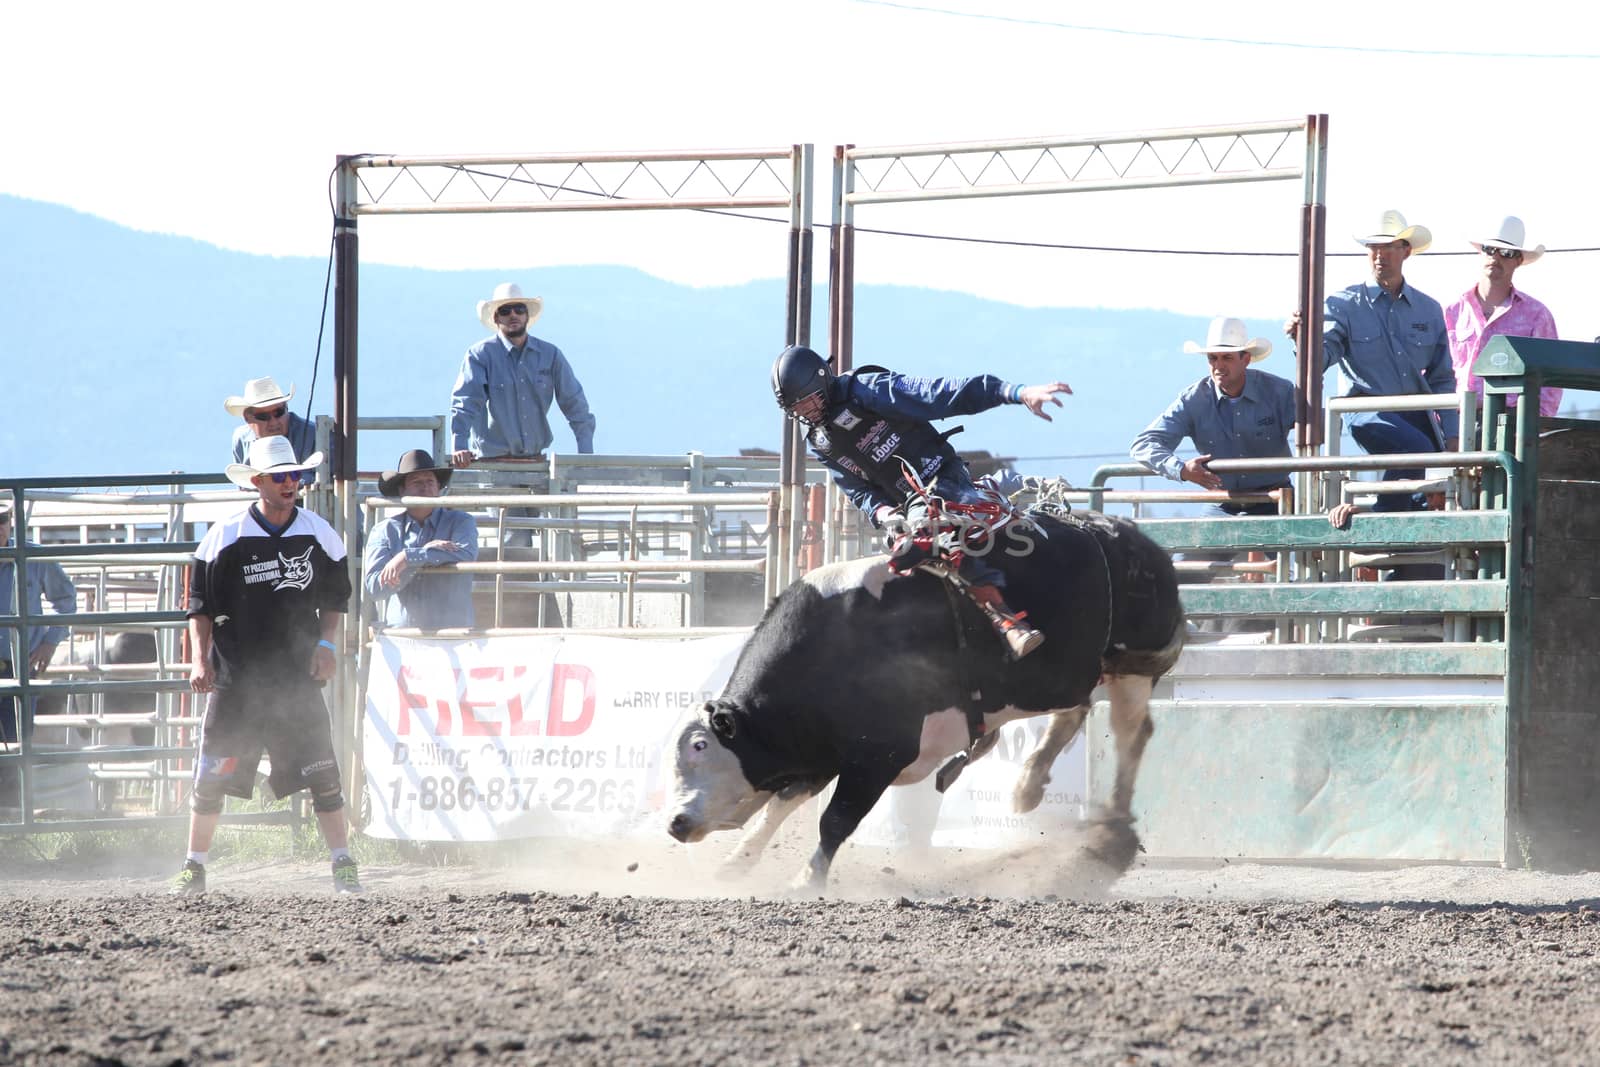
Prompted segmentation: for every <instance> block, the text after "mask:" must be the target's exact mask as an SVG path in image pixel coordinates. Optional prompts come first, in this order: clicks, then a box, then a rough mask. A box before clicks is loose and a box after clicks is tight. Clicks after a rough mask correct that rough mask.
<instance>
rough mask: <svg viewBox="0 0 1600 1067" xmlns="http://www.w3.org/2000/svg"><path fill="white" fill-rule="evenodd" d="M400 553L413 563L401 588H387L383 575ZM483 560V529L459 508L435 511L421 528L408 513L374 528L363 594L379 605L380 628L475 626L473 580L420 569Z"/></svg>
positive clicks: (364, 561) (364, 562)
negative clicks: (448, 545) (449, 544)
mask: <svg viewBox="0 0 1600 1067" xmlns="http://www.w3.org/2000/svg"><path fill="white" fill-rule="evenodd" d="M430 541H454V542H455V543H456V544H458V545H461V546H462V548H461V549H460V550H459V551H457V550H445V549H439V548H424V547H423V546H424V545H427V544H428V543H429V542H430ZM401 552H404V553H405V554H406V559H407V560H408V561H409V564H408V566H407V567H406V569H405V573H404V574H402V575H400V584H399V585H398V586H396V587H395V588H392V589H391V588H386V587H384V586H381V585H379V584H378V575H379V574H381V573H382V571H383V568H384V567H385V566H386V565H387V564H388V562H389V561H390V560H391V559H393V558H394V557H395V556H397V555H399V554H400V553H401ZM477 558H478V524H477V523H476V522H474V521H473V519H472V516H471V515H468V514H467V513H466V512H464V511H456V510H455V509H454V508H442V507H441V508H435V509H434V510H433V512H432V513H431V514H429V516H428V517H427V518H426V519H424V520H423V521H422V522H418V521H417V520H416V519H414V518H412V517H411V516H410V515H408V514H407V513H406V512H403V511H402V512H400V514H398V515H393V516H390V517H389V518H387V519H385V520H384V521H383V522H381V523H379V524H378V525H377V526H376V527H374V528H373V531H372V533H371V534H370V535H368V537H367V550H366V553H365V554H364V556H363V558H362V560H361V573H362V582H361V584H362V588H364V589H365V590H366V593H367V596H369V597H371V598H372V599H373V602H374V604H376V605H377V611H376V612H375V614H376V616H377V623H378V626H379V628H380V629H381V628H382V627H384V626H415V627H419V628H420V629H424V630H443V629H446V628H448V627H454V626H469V627H470V626H472V625H474V619H475V616H474V614H473V610H472V575H470V574H423V573H421V572H420V571H419V570H418V568H420V567H429V566H433V565H434V564H438V563H464V562H466V561H468V560H475V559H477Z"/></svg>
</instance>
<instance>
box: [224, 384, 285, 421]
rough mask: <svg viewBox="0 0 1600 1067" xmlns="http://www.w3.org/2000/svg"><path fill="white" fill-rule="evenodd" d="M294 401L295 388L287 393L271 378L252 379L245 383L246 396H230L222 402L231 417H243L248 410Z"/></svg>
mask: <svg viewBox="0 0 1600 1067" xmlns="http://www.w3.org/2000/svg"><path fill="white" fill-rule="evenodd" d="M292 399H294V386H293V385H291V386H289V391H288V392H287V393H286V392H284V391H283V390H282V389H279V388H278V383H277V382H275V381H273V380H272V379H271V378H251V379H250V380H249V381H248V382H245V383H244V396H230V397H229V398H228V399H226V400H224V401H223V402H222V406H223V407H225V408H227V409H228V414H229V415H243V414H244V412H245V409H246V408H264V407H269V406H271V405H273V404H276V403H278V402H279V401H282V402H283V403H285V404H287V403H288V402H289V401H290V400H292Z"/></svg>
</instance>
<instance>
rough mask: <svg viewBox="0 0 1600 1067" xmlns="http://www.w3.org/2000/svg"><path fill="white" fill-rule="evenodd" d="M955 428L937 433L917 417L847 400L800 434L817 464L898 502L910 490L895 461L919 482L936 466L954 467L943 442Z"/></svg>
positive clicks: (929, 478)
mask: <svg viewBox="0 0 1600 1067" xmlns="http://www.w3.org/2000/svg"><path fill="white" fill-rule="evenodd" d="M960 429H961V427H959V426H958V427H956V428H955V429H954V430H950V431H948V432H947V433H940V432H939V431H938V430H936V429H934V427H933V425H932V424H931V423H928V422H925V421H923V420H922V419H896V418H890V417H889V416H887V415H880V414H878V413H877V412H876V411H870V410H868V409H867V408H864V407H862V406H860V405H859V404H856V403H854V402H853V401H851V402H846V403H845V405H844V406H843V407H839V408H833V409H831V410H830V411H829V413H828V416H827V418H826V419H825V420H823V422H822V423H820V424H819V425H817V426H813V427H812V428H811V432H810V433H808V434H806V441H807V442H808V443H809V444H810V445H811V448H812V451H814V452H816V454H817V456H818V457H819V458H821V459H822V461H823V462H825V463H827V464H829V465H830V466H835V467H839V468H841V469H843V470H845V471H848V472H849V473H851V474H853V475H855V476H856V477H857V478H860V479H862V480H863V481H866V482H871V483H872V484H873V485H874V486H876V487H877V488H878V489H880V490H882V491H883V492H885V493H887V494H889V495H890V496H892V497H893V498H894V499H895V500H896V501H897V502H898V503H902V504H903V503H905V502H906V500H907V499H908V498H909V497H910V496H911V492H912V489H911V484H910V483H909V482H908V481H906V477H905V471H904V470H903V469H902V468H901V466H900V460H901V459H904V460H905V461H906V462H907V463H908V464H910V465H911V469H912V470H914V471H916V472H917V477H918V478H920V479H922V481H923V482H924V483H927V482H931V481H933V479H934V478H935V477H936V476H937V475H938V473H939V472H940V471H941V470H946V469H951V470H953V469H955V468H957V467H958V466H959V465H960V463H961V459H960V457H959V456H957V455H956V450H955V449H954V448H952V447H950V442H949V441H948V440H947V438H948V437H949V435H950V434H953V433H956V432H957V431H959V430H960Z"/></svg>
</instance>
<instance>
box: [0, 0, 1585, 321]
mask: <svg viewBox="0 0 1600 1067" xmlns="http://www.w3.org/2000/svg"><path fill="white" fill-rule="evenodd" d="M1580 12H1581V13H1580ZM1597 22H1600V18H1597V16H1596V15H1595V14H1594V13H1593V9H1589V8H1587V6H1586V5H1578V4H1571V3H1563V4H1559V5H1558V4H1555V3H1539V2H1529V3H1523V4H1520V5H1517V6H1515V7H1508V6H1506V5H1503V4H1498V3H1495V4H1491V3H1481V2H1477V0H1463V2H1457V3H1454V4H1451V5H1448V6H1447V5H1437V4H1390V5H1385V6H1384V7H1382V8H1373V7H1370V6H1362V5H1339V4H1328V5H1317V6H1314V7H1313V6H1311V5H1301V4H1289V3H1283V2H1281V0H1279V2H1271V3H1233V4H1195V3H1192V2H1185V3H1177V2H1166V0H1158V2H1152V3H1142V4H1125V5H1121V6H1120V7H1117V6H1106V5H1087V4H1066V3H1045V2H1035V0H947V2H938V3H932V2H931V3H928V4H896V3H887V2H879V0H803V2H800V3H788V4H779V3H768V2H765V0H739V2H732V0H706V2H700V3H695V2H688V0H685V2H680V3H675V4H664V3H658V2H639V3H635V2H632V0H622V2H611V3H605V4H555V3H544V4H526V3H525V4H516V5H513V4H504V3H487V2H471V0H458V2H455V3H451V4H438V3H429V4H412V3H403V2H400V3H397V2H391V3H387V4H361V5H355V4H342V3H337V2H332V0H320V2H318V3H300V2H296V0H290V2H284V3H276V4H270V5H249V6H245V5H239V4H229V3H216V2H214V0H213V2H207V3H187V2H179V3H166V4H161V5H156V4H148V3H128V2H121V3H103V2H94V0H91V2H87V3H75V4H53V3H41V2H31V3H23V2H13V3H7V4H5V5H4V6H3V7H0V90H3V92H4V99H5V100H6V107H5V117H4V119H3V123H4V131H5V132H4V141H3V149H0V192H5V193H12V194H16V195H19V196H25V197H31V198H35V199H40V200H47V201H51V202H55V203H61V204H65V205H68V206H70V207H73V208H76V209H79V210H82V211H86V212H89V213H92V214H95V215H99V216H103V217H105V218H108V219H111V220H113V221H115V222H118V223H122V224H124V225H128V226H133V227H136V228H139V229H144V230H153V231H160V232H172V233H178V234H184V235H188V236H192V237H197V238H201V239H203V240H206V241H211V242H214V243H216V244H219V245H223V246H225V247H228V248H234V249H242V250H246V251H251V252H259V253H267V254H274V255H308V256H321V255H323V254H325V252H326V249H327V244H328V236H329V211H328V202H327V176H328V171H329V169H330V168H331V166H332V164H333V161H334V157H335V156H336V155H337V154H340V153H347V154H348V153H356V152H394V153H406V154H446V153H467V152H483V153H506V154H510V153H518V152H525V153H535V152H581V151H598V150H643V149H656V148H697V149H704V148H718V147H720V148H746V147H754V146H771V145H788V144H792V143H796V142H809V143H812V144H815V145H816V147H817V155H818V158H819V163H821V164H822V169H820V170H819V172H818V180H817V188H818V191H819V193H820V194H822V196H823V203H822V206H821V209H820V217H819V218H818V219H817V222H818V223H819V224H821V223H825V222H826V221H827V203H826V193H827V190H828V188H829V177H828V171H827V169H826V164H827V162H828V160H829V159H830V158H831V156H832V150H833V146H834V145H836V144H839V143H843V142H850V143H855V144H858V145H863V146H867V145H889V144H908V143H924V142H948V141H976V140H991V139H1002V138H1014V137H1028V136H1045V135H1063V136H1083V135H1096V134H1103V133H1109V132H1121V131H1136V130H1153V129H1164V128H1172V127H1181V126H1194V125H1226V124H1237V123H1246V122H1254V121H1261V120H1276V119H1294V118H1301V117H1303V116H1304V115H1306V114H1308V113H1311V112H1320V113H1326V114H1328V116H1329V126H1330V139H1329V183H1328V219H1329V226H1330V241H1329V248H1330V251H1337V252H1350V251H1358V249H1357V247H1356V246H1355V244H1354V243H1353V242H1352V241H1351V240H1350V236H1351V235H1352V234H1353V233H1355V232H1356V231H1358V230H1359V231H1362V232H1366V231H1368V230H1370V229H1371V228H1372V226H1373V224H1374V222H1375V220H1376V218H1377V216H1378V213H1379V212H1380V211H1381V210H1382V209H1384V208H1387V207H1395V208H1399V209H1400V210H1402V211H1403V212H1405V213H1406V215H1407V216H1408V218H1409V219H1410V220H1411V221H1412V222H1418V223H1422V224H1424V225H1426V226H1428V227H1430V228H1431V229H1432V230H1433V233H1434V236H1435V245H1434V248H1435V251H1436V252H1445V251H1458V252H1459V251H1470V249H1468V248H1467V245H1466V242H1467V241H1468V240H1469V239H1471V238H1482V237H1486V236H1489V235H1491V233H1492V232H1493V230H1494V229H1495V227H1496V226H1497V225H1498V222H1499V219H1500V218H1501V216H1503V215H1506V214H1517V215H1520V216H1522V217H1523V218H1524V219H1525V220H1526V221H1527V224H1528V229H1529V236H1530V237H1531V238H1532V239H1533V240H1534V241H1536V242H1542V243H1544V244H1546V245H1549V246H1550V247H1551V248H1554V249H1562V248H1593V247H1597V246H1600V218H1597V214H1596V211H1595V209H1594V207H1593V199H1594V193H1593V189H1594V186H1595V175H1596V174H1597V173H1600V138H1596V137H1595V135H1594V132H1593V130H1592V110H1593V109H1592V107H1591V106H1589V104H1590V101H1592V99H1593V96H1594V92H1595V90H1594V86H1595V84H1596V82H1597V77H1596V76H1597V75H1600V36H1597V35H1596V34H1595V33H1594V32H1593V31H1594V30H1595V28H1596V23H1597ZM1093 27H1098V28H1093ZM1574 49H1582V50H1583V54H1581V55H1574V54H1572V51H1571V50H1574ZM1300 199H1301V187H1300V185H1299V183H1298V182H1280V183H1270V184H1260V185H1251V186H1241V187H1232V188H1227V189H1202V190H1177V191H1167V192H1119V193H1110V194H1106V193H1085V194H1072V195H1068V196H1054V197H1026V198H1018V199H1015V200H1009V201H987V202H979V203H974V204H944V205H936V206H933V207H918V208H900V207H887V208H878V209H872V208H864V209H862V210H861V211H860V212H859V213H858V216H857V220H856V221H857V223H858V225H860V226H864V227H882V228H886V229H902V230H916V231H919V232H929V233H941V234H958V235H962V236H976V237H990V238H1000V239H1026V240H1033V241H1046V242H1061V243H1071V244H1090V245H1114V246H1126V247H1134V248H1180V249H1198V248H1210V249H1229V250H1243V251H1259V252H1293V251H1294V250H1295V248H1296V247H1297V246H1296V241H1297V232H1298V231H1297V228H1298V219H1299V203H1300ZM361 239H362V255H363V258H364V259H365V260H367V261H371V262H388V263H404V264H414V265H419V266H426V267H436V268H458V267H496V266H535V265H537V266H546V265H559V264H566V263H579V262H602V263H628V264H632V265H636V266H639V267H641V268H643V269H645V270H648V271H650V272H651V273H654V274H657V275H659V276H663V277H667V278H671V279H673V280H676V281H686V282H692V283H696V284H721V283H731V282H739V281H743V280H746V279H748V278H750V277H772V276H775V275H777V274H779V273H780V272H781V270H782V267H783V262H784V233H783V228H782V227H781V226H772V225H768V224H764V223H757V222H744V221H729V220H721V219H710V218H706V217H704V216H696V217H686V216H681V215H675V216H673V217H670V218H669V217H668V216H666V215H663V214H659V213H658V214H641V213H628V214H625V215H620V216H613V217H611V218H610V219H607V220H604V221H602V220H599V219H597V218H596V217H594V216H592V215H586V216H583V217H581V218H574V217H571V216H568V217H562V218H556V217H552V216H540V217H538V218H529V217H519V218H507V217H505V216H498V217H495V218H494V219H492V220H485V219H481V218H479V219H469V220H441V219H371V218H369V219H364V220H363V221H362V224H361ZM826 247H827V239H826V233H825V231H823V230H821V229H819V231H818V251H819V261H820V260H822V259H825V254H824V253H825V249H826ZM859 256H860V258H859V265H858V272H857V277H858V279H859V280H860V281H862V282H902V283H908V284H918V285H929V286H935V287H940V288H948V289H956V290H963V291H969V292H974V293H978V294H980V295H984V296H989V297H995V298H1000V299H1005V300H1010V301H1013V302H1016V303H1024V304H1048V305H1075V306H1097V305H1098V306H1116V307H1159V308H1171V309H1175V310H1180V311H1185V312H1189V313H1194V314H1203V315H1210V314H1227V313H1233V314H1242V315H1245V316H1248V317H1262V318H1276V317H1279V316H1281V315H1283V314H1284V313H1286V312H1288V311H1289V310H1291V308H1292V307H1293V299H1294V289H1295V282H1294V261H1293V260H1292V259H1280V260H1233V259H1227V260H1224V259H1192V258H1177V257H1158V256H1147V255H1131V254H1115V253H1090V252H1079V251H1061V250H1019V249H1015V248H989V247H985V246H978V245H971V244H953V243H948V242H934V241H924V240H912V239H906V238H890V237H875V236H872V235H867V236H865V237H863V239H862V242H861V247H860V251H859ZM1476 270H1477V261H1476V259H1475V258H1474V257H1472V256H1470V255H1469V256H1463V257H1455V258H1449V257H1445V256H1441V255H1427V254H1425V255H1423V256H1420V257H1417V258H1415V259H1414V260H1413V261H1412V264H1411V265H1410V266H1408V269H1407V275H1408V277H1409V278H1410V279H1411V280H1412V281H1413V282H1414V283H1416V284H1417V285H1419V286H1420V287H1421V288H1422V289H1424V290H1425V291H1428V292H1430V293H1432V294H1433V295H1434V296H1436V297H1438V298H1440V299H1441V301H1442V302H1446V303H1448V302H1449V300H1451V299H1453V298H1454V297H1455V296H1457V295H1459V294H1460V293H1461V292H1463V291H1464V290H1465V289H1467V288H1468V287H1469V286H1470V285H1471V284H1472V283H1473V281H1474V280H1475V278H1476ZM86 271H87V272H88V273H89V274H91V275H92V265H86ZM1364 273H1365V263H1364V261H1363V260H1359V259H1342V260H1335V261H1333V262H1332V263H1331V264H1330V265H1329V268H1328V283H1329V286H1330V288H1336V287H1338V286H1341V285H1343V284H1346V283H1348V282H1350V281H1354V280H1356V279H1357V278H1358V277H1360V276H1362V275H1363V274H1364ZM1597 274H1600V252H1575V253H1568V254H1557V255H1550V256H1547V257H1546V258H1545V259H1544V260H1543V261H1542V262H1540V263H1538V264H1536V265H1533V266H1530V267H1527V268H1526V269H1525V270H1523V271H1522V272H1521V273H1519V275H1518V280H1519V282H1521V283H1522V285H1523V287H1524V288H1525V289H1526V290H1527V291H1529V292H1530V293H1532V294H1533V295H1535V296H1538V297H1540V298H1541V299H1543V300H1545V302H1546V303H1548V304H1550V306H1551V308H1552V310H1553V311H1554V312H1555V316H1556V320H1557V323H1558V324H1559V325H1560V327H1561V330H1562V333H1563V335H1565V336H1568V337H1575V338H1581V339H1584V340H1588V339H1590V338H1592V337H1594V336H1595V335H1596V334H1600V302H1597V301H1595V300H1594V299H1593V292H1594V289H1595V285H1596V281H1597Z"/></svg>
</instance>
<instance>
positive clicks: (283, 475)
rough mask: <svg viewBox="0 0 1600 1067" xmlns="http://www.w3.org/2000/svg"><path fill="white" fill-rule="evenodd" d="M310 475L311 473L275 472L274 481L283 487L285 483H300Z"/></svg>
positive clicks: (273, 474)
mask: <svg viewBox="0 0 1600 1067" xmlns="http://www.w3.org/2000/svg"><path fill="white" fill-rule="evenodd" d="M310 473H311V472H310V471H273V472H272V480H273V481H275V482H277V483H278V484H279V485H282V484H283V483H284V482H298V481H300V480H302V479H303V478H305V477H306V476H307V475H309V474H310Z"/></svg>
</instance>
